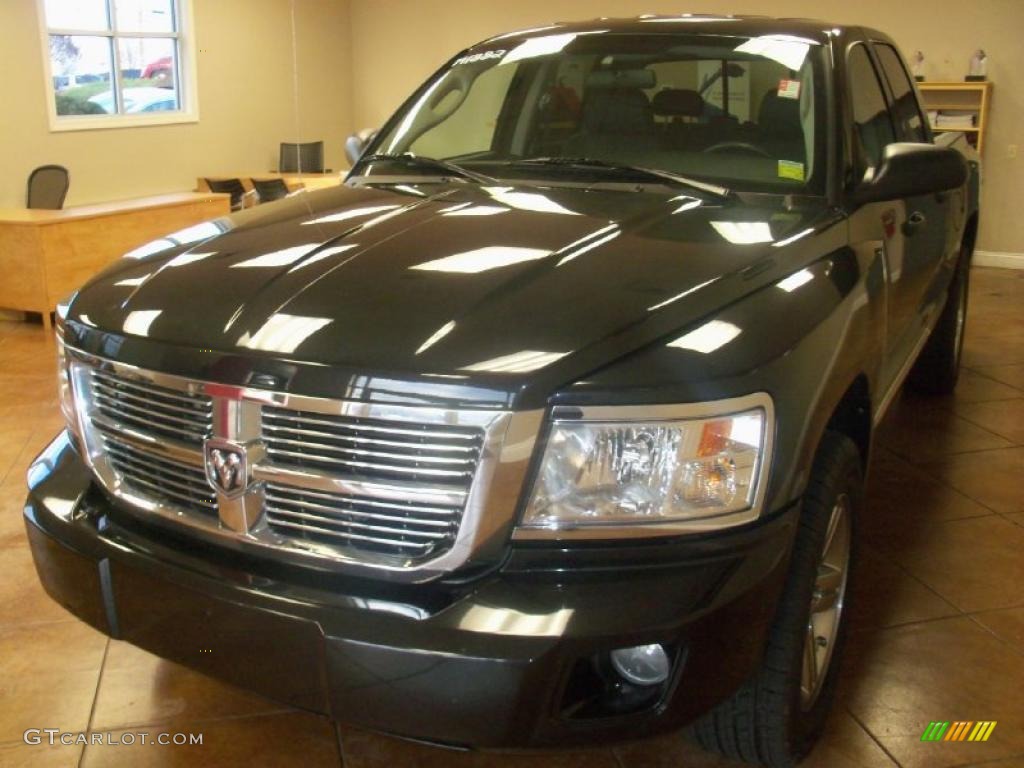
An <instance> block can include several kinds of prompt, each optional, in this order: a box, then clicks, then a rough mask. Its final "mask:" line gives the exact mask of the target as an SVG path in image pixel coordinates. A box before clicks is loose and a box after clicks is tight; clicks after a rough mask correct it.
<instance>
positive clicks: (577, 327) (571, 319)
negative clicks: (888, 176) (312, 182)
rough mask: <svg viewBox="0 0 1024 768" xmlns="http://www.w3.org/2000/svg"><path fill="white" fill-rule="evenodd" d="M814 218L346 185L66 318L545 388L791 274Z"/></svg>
mask: <svg viewBox="0 0 1024 768" xmlns="http://www.w3.org/2000/svg"><path fill="white" fill-rule="evenodd" d="M752 201H753V202H752ZM828 216H829V214H828V213H827V210H826V208H825V206H824V203H823V202H821V201H813V200H811V201H806V202H804V203H802V204H801V205H793V204H792V201H789V205H788V206H784V205H783V198H782V197H773V196H757V197H752V198H749V199H746V200H744V199H741V198H738V197H737V198H735V199H731V200H729V201H725V202H722V201H719V200H718V199H716V198H713V199H707V198H704V199H699V198H698V197H696V196H690V195H688V194H681V193H680V192H678V191H674V192H672V193H671V194H668V193H666V191H665V189H664V188H658V191H655V192H652V191H646V190H644V189H640V190H637V189H631V190H628V191H627V190H625V189H623V188H621V187H619V188H611V189H594V188H592V189H580V188H568V189H567V188H553V187H537V186H508V187H482V186H477V185H468V184H465V185H463V184H457V185H439V184H423V185H419V186H415V185H399V186H394V185H392V186H388V187H367V186H362V187H349V186H341V187H338V188H337V189H330V190H323V191H320V192H315V193H309V194H306V193H303V194H299V195H296V196H294V197H291V198H288V199H286V200H283V201H281V202H278V203H275V204H273V205H266V206H260V207H257V208H254V209H251V210H250V211H246V212H243V213H240V214H236V215H235V216H232V217H229V218H225V219H221V220H217V221H214V222H209V223H206V224H203V225H200V226H198V227H192V228H190V229H189V230H185V231H183V232H180V233H176V234H174V235H170V236H168V237H167V238H164V239H162V240H160V241H157V242H155V243H151V244H148V245H146V246H143V247H142V248H139V249H136V251H134V252H132V253H131V254H128V257H127V258H125V259H123V260H121V261H120V262H118V263H117V264H115V265H113V266H111V267H110V268H108V269H107V270H106V271H105V272H103V273H101V274H100V275H98V276H97V277H95V278H94V279H93V280H92V281H90V283H88V284H87V285H86V286H85V287H84V288H83V289H82V290H81V291H80V292H79V294H78V296H77V297H76V299H75V300H74V302H73V304H72V306H71V308H70V312H69V315H68V319H69V320H70V321H71V322H73V323H75V324H77V325H79V326H81V327H83V328H85V329H94V332H104V333H105V334H107V335H113V336H119V337H124V338H125V339H134V340H136V341H138V340H139V339H145V340H149V341H152V342H154V343H163V344H167V345H177V346H183V347H191V348H195V349H201V350H206V351H211V352H214V353H218V354H221V355H223V354H231V355H236V356H237V355H241V356H245V357H257V358H259V357H263V358H268V357H269V358H274V359H277V360H289V361H298V362H300V363H309V364H313V365H317V366H336V367H339V368H344V369H346V370H349V371H360V372H363V373H365V374H367V375H369V374H371V373H372V374H375V375H381V374H384V373H386V374H387V375H389V376H394V377H396V378H404V379H406V380H411V379H415V378H417V377H423V376H433V377H447V378H449V379H452V380H463V381H465V380H470V381H472V382H474V383H482V384H487V383H491V384H495V383H498V384H500V386H501V387H502V388H504V389H506V391H508V390H509V389H511V390H519V389H524V388H534V389H539V390H544V391H553V390H554V389H555V388H557V387H558V386H560V385H564V384H567V383H570V382H572V381H574V380H576V379H578V378H579V377H581V376H583V375H586V374H587V373H588V372H590V371H593V370H595V369H596V368H599V367H601V366H603V365H605V364H607V363H610V362H612V361H614V360H616V359H618V358H620V357H622V356H623V355H625V354H628V353H630V352H632V351H635V350H636V349H639V348H641V347H643V346H645V345H647V344H650V343H653V342H654V341H656V340H658V339H660V338H663V337H670V338H674V337H673V336H672V334H676V335H678V332H680V331H681V330H682V329H685V328H686V327H687V326H689V325H691V324H693V323H694V322H696V321H697V320H699V319H700V317H701V316H703V315H706V314H708V313H709V312H712V311H714V310H715V309H718V308H721V307H722V306H724V305H726V304H727V303H729V302H731V301H734V300H736V299H738V298H739V297H740V296H742V295H744V294H746V293H749V292H751V291H753V290H756V289H757V288H758V287H759V286H760V285H763V284H766V283H767V282H769V281H771V280H775V279H779V277H781V276H784V275H785V274H788V273H789V272H791V271H793V270H795V269H798V268H800V266H801V265H802V264H803V263H806V262H807V261H809V260H811V259H813V258H814V257H815V254H814V252H813V250H814V249H813V248H808V247H807V242H806V241H813V240H814V239H815V238H813V237H804V236H805V235H808V234H812V233H813V231H814V229H815V227H817V226H820V225H821V224H822V222H823V221H824V220H825V219H827V218H828ZM800 248H802V250H796V249H800ZM817 255H819V256H820V253H818V254H817Z"/></svg>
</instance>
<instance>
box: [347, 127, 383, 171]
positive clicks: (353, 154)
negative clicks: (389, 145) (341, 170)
mask: <svg viewBox="0 0 1024 768" xmlns="http://www.w3.org/2000/svg"><path fill="white" fill-rule="evenodd" d="M376 135H377V132H376V131H374V130H371V129H370V128H364V129H363V130H361V131H359V132H358V133H353V134H352V135H351V136H349V137H348V138H347V139H345V157H347V158H348V163H349V165H350V166H352V165H355V164H356V163H357V162H359V158H360V157H362V156H363V152H364V151H366V148H367V147H368V146H369V145H370V142H371V141H373V138H374V136H376Z"/></svg>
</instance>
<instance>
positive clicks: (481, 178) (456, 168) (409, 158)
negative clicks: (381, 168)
mask: <svg viewBox="0 0 1024 768" xmlns="http://www.w3.org/2000/svg"><path fill="white" fill-rule="evenodd" d="M380 160H389V161H392V162H396V163H404V164H406V165H418V166H420V167H423V168H434V169H436V170H439V171H447V172H448V173H450V174H452V175H453V176H461V177H462V178H464V179H470V180H471V181H475V182H477V183H479V184H495V185H496V184H499V182H498V180H497V179H495V178H492V177H491V176H488V175H487V174H484V173H477V172H476V171H471V170H469V169H468V168H463V167H462V166H461V165H456V164H455V163H450V162H448V161H447V160H441V159H439V158H436V157H427V156H425V155H414V154H413V153H412V152H402V153H400V154H396V155H389V154H383V153H382V154H376V155H367V156H366V157H361V158H359V162H360V163H372V162H376V161H380Z"/></svg>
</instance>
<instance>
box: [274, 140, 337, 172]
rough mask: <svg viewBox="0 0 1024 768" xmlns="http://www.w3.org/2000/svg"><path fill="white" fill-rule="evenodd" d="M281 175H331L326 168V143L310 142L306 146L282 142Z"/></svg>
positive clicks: (279, 168) (279, 165)
mask: <svg viewBox="0 0 1024 768" xmlns="http://www.w3.org/2000/svg"><path fill="white" fill-rule="evenodd" d="M277 168H278V170H279V171H280V172H281V173H330V171H331V169H330V168H326V169H325V168H324V143H323V142H322V141H310V142H307V143H305V144H290V143H288V142H285V141H282V142H281V157H280V160H279V161H278V166H277Z"/></svg>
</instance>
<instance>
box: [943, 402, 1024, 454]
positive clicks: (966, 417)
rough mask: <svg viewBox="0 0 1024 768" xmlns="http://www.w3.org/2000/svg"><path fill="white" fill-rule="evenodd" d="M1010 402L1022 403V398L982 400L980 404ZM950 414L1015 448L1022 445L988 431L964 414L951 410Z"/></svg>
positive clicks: (997, 433) (990, 430)
mask: <svg viewBox="0 0 1024 768" xmlns="http://www.w3.org/2000/svg"><path fill="white" fill-rule="evenodd" d="M1012 400H1022V401H1024V396H1021V397H1009V398H1007V399H1006V400H983V401H981V402H982V403H1008V402H1011V401H1012ZM965 405H966V403H965ZM950 412H951V413H953V414H954V415H955V416H956V417H957V418H960V419H963V420H964V421H966V422H967V423H968V424H973V425H974V426H976V427H977V428H978V429H983V430H985V431H986V432H988V433H990V434H993V435H995V436H996V437H1001V438H1002V439H1003V440H1006V441H1007V442H1008V443H1010V444H1011V445H1012V446H1014V447H1015V448H1020V447H1021V445H1022V444H1021V443H1018V442H1017V441H1016V440H1014V439H1013V438H1012V437H1007V436H1006V435H1003V434H1000V433H999V432H996V431H994V430H992V429H989V428H988V427H986V426H984V425H982V424H979V423H978V422H976V421H975V420H974V419H972V418H970V417H969V416H965V415H964V414H962V413H958V412H957V411H954V410H951V411H950ZM983 450H990V449H983ZM994 450H999V449H998V448H997V449H994ZM1004 450H1005V449H1004Z"/></svg>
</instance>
